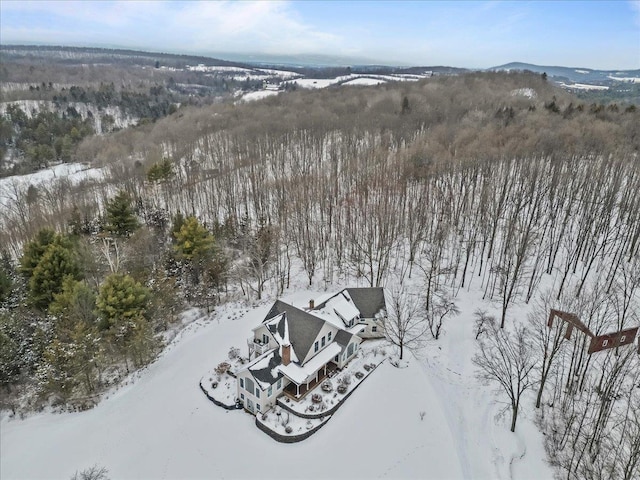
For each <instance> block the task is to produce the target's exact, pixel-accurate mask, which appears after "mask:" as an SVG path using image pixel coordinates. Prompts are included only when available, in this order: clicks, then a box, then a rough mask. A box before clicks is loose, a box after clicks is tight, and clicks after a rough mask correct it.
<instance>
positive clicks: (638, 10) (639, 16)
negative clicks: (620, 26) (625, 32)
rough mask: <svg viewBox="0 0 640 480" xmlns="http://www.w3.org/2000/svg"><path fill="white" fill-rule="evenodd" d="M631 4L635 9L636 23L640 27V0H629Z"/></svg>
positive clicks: (632, 8)
mask: <svg viewBox="0 0 640 480" xmlns="http://www.w3.org/2000/svg"><path fill="white" fill-rule="evenodd" d="M629 6H630V7H631V10H633V13H634V18H635V21H636V25H637V26H638V27H640V0H629Z"/></svg>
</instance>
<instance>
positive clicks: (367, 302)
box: [346, 287, 387, 318]
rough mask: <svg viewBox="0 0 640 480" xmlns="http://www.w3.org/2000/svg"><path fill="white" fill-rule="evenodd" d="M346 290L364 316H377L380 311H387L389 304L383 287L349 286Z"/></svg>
mask: <svg viewBox="0 0 640 480" xmlns="http://www.w3.org/2000/svg"><path fill="white" fill-rule="evenodd" d="M346 290H347V292H349V295H350V296H351V300H352V301H353V304H354V305H355V306H356V308H357V309H358V310H359V311H360V315H362V316H363V317H364V318H375V317H376V316H379V315H380V313H386V309H387V306H386V302H385V300H384V289H383V288H382V287H366V288H347V289H346Z"/></svg>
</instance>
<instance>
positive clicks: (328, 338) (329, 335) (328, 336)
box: [327, 332, 331, 342]
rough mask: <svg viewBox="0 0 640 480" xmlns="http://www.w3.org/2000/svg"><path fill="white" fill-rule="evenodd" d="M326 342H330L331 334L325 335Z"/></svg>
mask: <svg viewBox="0 0 640 480" xmlns="http://www.w3.org/2000/svg"><path fill="white" fill-rule="evenodd" d="M327 341H328V342H330V341H331V332H329V333H328V334H327Z"/></svg>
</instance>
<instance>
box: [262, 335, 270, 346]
mask: <svg viewBox="0 0 640 480" xmlns="http://www.w3.org/2000/svg"><path fill="white" fill-rule="evenodd" d="M262 343H264V344H265V345H267V344H268V343H269V337H268V336H267V334H266V333H263V334H262Z"/></svg>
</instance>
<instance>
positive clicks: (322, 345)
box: [322, 337, 324, 347]
mask: <svg viewBox="0 0 640 480" xmlns="http://www.w3.org/2000/svg"><path fill="white" fill-rule="evenodd" d="M322 346H323V347H324V337H322Z"/></svg>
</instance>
